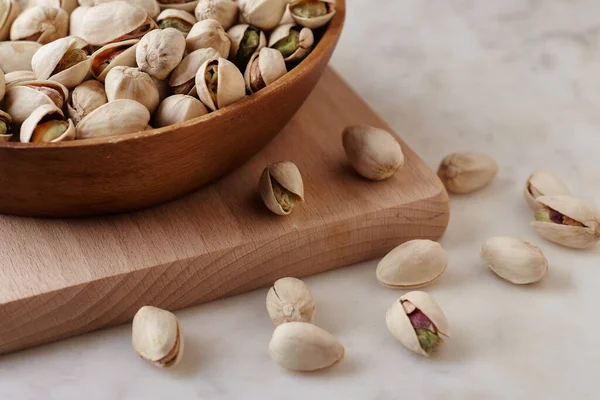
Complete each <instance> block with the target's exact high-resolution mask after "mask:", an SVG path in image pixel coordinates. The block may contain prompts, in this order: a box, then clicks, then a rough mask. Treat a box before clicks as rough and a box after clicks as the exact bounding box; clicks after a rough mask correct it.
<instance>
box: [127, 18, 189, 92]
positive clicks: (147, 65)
mask: <svg viewBox="0 0 600 400" xmlns="http://www.w3.org/2000/svg"><path fill="white" fill-rule="evenodd" d="M184 52H185V37H184V36H183V34H182V33H181V32H179V31H178V30H177V29H174V28H166V29H156V30H154V31H151V32H148V34H147V35H146V36H144V37H143V38H142V39H141V40H140V43H139V44H138V45H137V49H136V56H135V58H136V60H137V65H138V67H139V69H140V70H141V71H143V72H146V73H147V74H148V75H150V76H152V77H153V78H157V79H160V80H162V79H166V78H167V77H168V76H169V74H170V73H171V71H173V70H174V69H175V67H177V66H178V65H179V63H180V62H181V60H182V59H183V53H184Z"/></svg>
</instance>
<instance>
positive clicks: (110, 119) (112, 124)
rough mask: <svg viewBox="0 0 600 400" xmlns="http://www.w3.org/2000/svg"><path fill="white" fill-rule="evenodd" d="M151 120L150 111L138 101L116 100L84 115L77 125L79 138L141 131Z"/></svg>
mask: <svg viewBox="0 0 600 400" xmlns="http://www.w3.org/2000/svg"><path fill="white" fill-rule="evenodd" d="M148 122H150V112H149V111H148V109H147V108H146V107H145V106H143V105H142V104H140V103H138V102H137V101H133V100H115V101H111V102H109V103H106V104H104V105H102V106H100V107H98V108H97V109H95V110H94V111H92V112H91V113H89V114H88V115H87V116H86V117H84V118H83V119H82V120H81V121H80V122H79V124H78V125H77V139H87V138H92V137H100V136H114V135H123V134H126V133H134V132H141V131H143V130H145V129H146V126H147V125H148Z"/></svg>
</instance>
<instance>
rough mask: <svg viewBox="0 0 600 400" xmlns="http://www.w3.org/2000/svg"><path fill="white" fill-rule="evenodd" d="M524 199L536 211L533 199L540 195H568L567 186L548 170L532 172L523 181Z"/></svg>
mask: <svg viewBox="0 0 600 400" xmlns="http://www.w3.org/2000/svg"><path fill="white" fill-rule="evenodd" d="M524 194H525V200H527V203H528V204H529V205H530V206H531V208H532V209H533V210H536V211H537V203H536V202H535V199H537V198H538V197H540V196H560V195H567V196H568V195H570V194H571V192H570V191H569V189H568V188H567V186H566V185H565V184H564V183H562V181H561V180H560V179H558V178H557V177H556V176H555V175H553V174H551V173H550V172H544V171H538V172H534V173H533V174H531V175H530V176H529V178H527V182H526V183H525V192H524Z"/></svg>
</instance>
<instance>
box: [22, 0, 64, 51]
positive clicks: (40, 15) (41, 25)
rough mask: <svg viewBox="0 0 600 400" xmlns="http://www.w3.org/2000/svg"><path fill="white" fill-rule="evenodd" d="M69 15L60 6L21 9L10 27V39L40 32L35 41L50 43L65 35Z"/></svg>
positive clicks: (23, 38)
mask: <svg viewBox="0 0 600 400" xmlns="http://www.w3.org/2000/svg"><path fill="white" fill-rule="evenodd" d="M68 30H69V15H68V14H67V12H66V11H65V10H63V9H62V8H52V7H42V6H35V7H31V8H28V9H26V10H25V11H23V12H22V13H21V14H19V16H18V17H17V18H16V19H15V21H14V22H13V24H12V26H11V28H10V40H13V41H15V40H26V38H28V37H30V36H33V35H36V34H38V33H41V34H40V36H39V38H38V39H37V40H36V42H38V43H41V44H46V43H50V42H52V41H54V40H56V39H60V38H63V37H65V36H67V33H68Z"/></svg>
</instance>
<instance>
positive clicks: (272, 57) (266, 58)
mask: <svg viewBox="0 0 600 400" xmlns="http://www.w3.org/2000/svg"><path fill="white" fill-rule="evenodd" d="M257 60H258V61H257ZM255 62H258V69H259V70H260V74H261V76H262V80H263V81H264V83H265V85H267V86H269V85H270V84H272V83H273V82H275V81H276V80H277V79H279V78H281V77H282V76H284V75H285V74H286V73H287V68H286V67H285V61H284V59H283V56H282V55H281V53H280V52H279V51H278V50H275V49H270V48H268V47H263V48H262V49H260V51H259V52H258V53H254V54H253V55H252V57H250V61H249V62H248V66H247V67H246V71H245V73H244V81H245V82H246V90H247V91H248V92H249V93H254V90H253V89H252V85H251V80H252V71H253V69H252V65H253V64H254V63H255Z"/></svg>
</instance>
